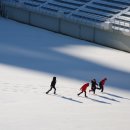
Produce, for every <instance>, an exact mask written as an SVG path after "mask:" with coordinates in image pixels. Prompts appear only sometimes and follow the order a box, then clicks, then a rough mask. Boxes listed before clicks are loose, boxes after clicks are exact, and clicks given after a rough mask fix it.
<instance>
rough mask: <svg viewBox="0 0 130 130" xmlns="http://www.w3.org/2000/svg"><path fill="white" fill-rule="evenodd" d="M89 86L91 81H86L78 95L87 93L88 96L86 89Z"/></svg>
mask: <svg viewBox="0 0 130 130" xmlns="http://www.w3.org/2000/svg"><path fill="white" fill-rule="evenodd" d="M88 86H89V83H85V84H84V85H83V86H82V87H81V88H80V90H81V92H80V93H78V94H77V95H78V96H79V95H80V94H81V93H83V92H84V93H85V97H87V95H86V89H87V87H88Z"/></svg>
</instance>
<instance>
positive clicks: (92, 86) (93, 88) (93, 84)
mask: <svg viewBox="0 0 130 130" xmlns="http://www.w3.org/2000/svg"><path fill="white" fill-rule="evenodd" d="M96 85H98V84H97V82H96V79H93V80H91V90H89V92H91V91H93V93H94V94H95V91H96V88H97V87H96Z"/></svg>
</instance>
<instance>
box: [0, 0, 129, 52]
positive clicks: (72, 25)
mask: <svg viewBox="0 0 130 130" xmlns="http://www.w3.org/2000/svg"><path fill="white" fill-rule="evenodd" d="M0 14H1V16H3V17H6V18H9V19H13V20H16V21H19V22H22V23H26V24H29V25H33V26H37V27H41V28H44V29H47V30H51V31H54V32H57V33H61V34H65V35H69V36H72V37H75V38H79V39H83V40H87V41H91V42H94V43H97V44H101V45H104V46H108V47H112V48H115V49H119V50H123V51H126V52H130V0H0ZM61 44H62V43H61Z"/></svg>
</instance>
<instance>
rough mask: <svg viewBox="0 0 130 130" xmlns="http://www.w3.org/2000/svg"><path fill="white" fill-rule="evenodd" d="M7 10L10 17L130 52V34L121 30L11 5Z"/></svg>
mask: <svg viewBox="0 0 130 130" xmlns="http://www.w3.org/2000/svg"><path fill="white" fill-rule="evenodd" d="M5 10H6V13H7V16H8V18H10V19H14V20H16V21H20V22H23V23H27V24H30V25H33V26H37V27H41V28H45V29H48V30H51V31H54V32H58V33H62V34H66V35H69V36H72V37H75V38H79V39H83V40H87V41H91V42H95V43H98V44H101V45H104V46H108V47H112V48H116V49H120V50H123V51H127V52H130V36H127V35H124V34H122V33H121V32H118V31H112V30H110V29H109V30H108V29H106V30H103V29H99V28H96V27H94V26H88V25H83V24H80V23H78V22H72V21H70V20H67V19H64V18H63V17H56V16H52V15H47V14H40V13H37V12H34V11H28V10H25V9H22V8H18V7H12V6H9V5H8V6H7V5H6V7H5Z"/></svg>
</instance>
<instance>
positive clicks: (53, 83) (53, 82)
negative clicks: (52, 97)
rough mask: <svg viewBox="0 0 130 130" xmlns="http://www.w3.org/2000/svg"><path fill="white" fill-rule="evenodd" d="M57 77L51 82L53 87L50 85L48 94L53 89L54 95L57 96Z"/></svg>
mask: <svg viewBox="0 0 130 130" xmlns="http://www.w3.org/2000/svg"><path fill="white" fill-rule="evenodd" d="M55 85H56V77H53V80H52V82H51V85H50V87H51V88H50V89H49V90H48V91H47V92H46V94H48V93H49V92H50V91H51V90H52V89H54V94H56V87H55Z"/></svg>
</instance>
